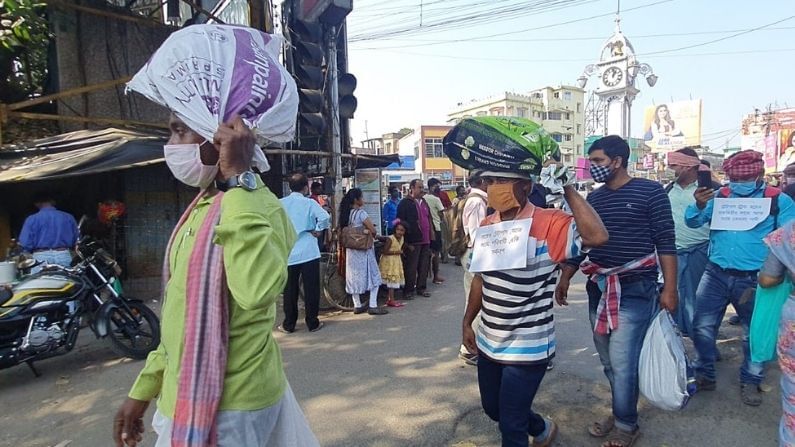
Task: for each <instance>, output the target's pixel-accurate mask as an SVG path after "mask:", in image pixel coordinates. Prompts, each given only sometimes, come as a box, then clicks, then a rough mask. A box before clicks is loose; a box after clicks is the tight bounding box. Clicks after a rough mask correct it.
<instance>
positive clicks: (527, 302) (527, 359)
mask: <svg viewBox="0 0 795 447" xmlns="http://www.w3.org/2000/svg"><path fill="white" fill-rule="evenodd" d="M530 218H532V219H533V223H532V225H531V227H530V237H532V238H535V239H536V248H535V250H534V251H533V252H532V253H529V252H528V254H527V266H526V267H525V268H521V269H512V270H504V271H494V272H484V273H481V274H480V275H481V278H482V279H483V300H482V308H481V313H480V325H479V326H478V333H477V344H478V349H479V350H480V353H481V354H482V355H485V356H486V357H488V358H489V359H491V360H493V361H495V362H498V363H506V364H541V363H546V362H548V361H549V359H551V358H552V357H554V356H555V324H554V320H553V316H552V304H553V303H552V299H553V294H554V292H555V283H556V282H557V279H558V276H559V274H560V269H559V268H558V263H560V262H563V261H565V260H566V259H569V258H572V257H574V256H577V255H579V253H580V247H581V240H580V236H579V233H578V232H577V228H576V226H575V224H574V218H573V217H572V216H571V215H570V214H568V213H566V212H563V211H560V210H551V209H550V210H546V209H541V208H536V207H534V206H533V205H531V204H528V205H527V206H525V208H524V209H523V210H521V211H520V212H519V214H518V215H517V216H516V220H521V219H530ZM499 222H500V213H499V212H495V213H494V214H492V215H491V216H489V217H487V218H486V219H484V220H483V224H482V225H484V226H485V225H492V224H495V223H499Z"/></svg>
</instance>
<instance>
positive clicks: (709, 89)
mask: <svg viewBox="0 0 795 447" xmlns="http://www.w3.org/2000/svg"><path fill="white" fill-rule="evenodd" d="M421 4H422V6H421ZM792 5H793V0H756V1H753V2H749V1H747V0H746V1H740V0H624V1H621V4H620V8H621V11H622V12H621V30H622V31H623V32H624V34H625V35H626V36H627V37H628V39H629V40H630V42H631V43H632V45H633V46H634V48H635V51H636V53H637V55H638V56H637V59H638V61H639V62H646V63H648V64H650V65H651V66H652V67H653V69H654V72H655V74H657V75H658V76H659V80H658V82H657V84H656V85H655V86H654V87H653V88H650V87H648V86H647V85H646V84H645V82H643V81H641V82H640V83H639V84H638V85H639V87H640V89H641V93H640V94H639V95H638V97H637V98H636V99H635V102H634V103H633V108H632V123H633V125H632V128H633V129H632V134H633V136H635V137H642V136H643V130H642V127H643V125H642V120H643V109H644V108H645V107H646V106H649V105H652V104H660V103H664V102H671V101H675V100H688V99H699V98H700V99H703V115H702V145H708V146H710V147H712V148H716V149H720V148H723V147H726V146H727V145H728V146H729V147H731V146H737V145H739V141H740V137H739V129H740V122H741V120H742V118H743V116H745V115H746V114H748V113H752V112H753V111H754V109H755V108H759V109H766V108H767V107H768V106H769V105H772V106H773V107H774V108H775V107H776V106H778V107H786V106H789V107H795V88H793V73H795V38H793V36H795V10H793V8H792ZM616 9H617V0H532V1H523V0H356V1H355V2H354V11H353V12H352V13H351V14H350V15H349V16H348V28H349V29H348V40H349V44H348V48H349V53H350V55H349V70H348V71H349V72H351V73H353V74H354V75H355V76H356V77H357V79H358V87H357V89H356V97H357V99H358V101H359V105H358V109H357V111H356V115H355V119H354V120H353V121H352V122H351V123H352V127H351V129H352V137H353V140H354V144H355V145H357V146H358V145H359V142H360V141H362V140H364V139H365V136H366V135H367V136H369V137H371V138H373V137H378V136H381V134H383V133H386V132H393V131H397V130H398V129H400V128H402V127H412V128H413V127H417V126H418V125H420V124H424V125H431V124H445V122H446V117H447V114H448V113H449V112H450V111H452V110H453V108H454V107H455V106H456V104H457V103H459V102H466V101H469V100H472V99H480V98H485V97H488V96H492V95H498V94H500V93H501V92H505V91H512V92H516V93H526V92H528V91H530V90H533V89H536V88H541V87H545V86H549V85H551V86H557V85H560V84H567V85H576V80H577V78H578V77H579V76H580V74H581V73H582V71H583V68H584V67H585V66H586V65H587V64H589V63H594V62H596V61H597V60H598V58H599V54H600V50H601V48H602V45H603V44H604V42H605V41H606V40H607V38H609V37H610V36H611V35H612V34H613V31H614V28H615V12H616ZM470 13H471V14H470ZM465 15H477V17H472V18H468V19H467V20H461V18H462V17H461V16H465ZM443 22H450V24H449V25H447V26H448V27H452V29H445V30H441V29H440V27H442V26H444V25H443V24H442V23H443ZM420 24H422V26H420ZM488 36H493V37H488ZM718 40H719V41H718ZM451 41H452V42H451ZM713 41H716V42H713ZM688 47H692V48H688ZM596 84H597V82H596V78H591V80H590V81H589V84H588V86H587V87H586V90H589V89H590V88H591V87H595V86H596ZM587 94H588V93H587V92H586V98H587Z"/></svg>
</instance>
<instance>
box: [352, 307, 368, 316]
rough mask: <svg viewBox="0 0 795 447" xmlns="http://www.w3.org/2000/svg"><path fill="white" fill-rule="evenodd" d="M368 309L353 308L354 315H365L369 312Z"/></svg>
mask: <svg viewBox="0 0 795 447" xmlns="http://www.w3.org/2000/svg"><path fill="white" fill-rule="evenodd" d="M367 309H368V307H367V306H362V307H354V308H353V313H354V314H356V315H358V314H363V313H365V312H367Z"/></svg>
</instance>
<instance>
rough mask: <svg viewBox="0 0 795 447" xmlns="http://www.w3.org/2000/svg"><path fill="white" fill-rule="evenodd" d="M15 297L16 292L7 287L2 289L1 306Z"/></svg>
mask: <svg viewBox="0 0 795 447" xmlns="http://www.w3.org/2000/svg"><path fill="white" fill-rule="evenodd" d="M12 296H14V292H12V291H11V289H9V288H7V287H0V306H2V305H3V304H5V303H7V302H8V300H10V299H11V297H12Z"/></svg>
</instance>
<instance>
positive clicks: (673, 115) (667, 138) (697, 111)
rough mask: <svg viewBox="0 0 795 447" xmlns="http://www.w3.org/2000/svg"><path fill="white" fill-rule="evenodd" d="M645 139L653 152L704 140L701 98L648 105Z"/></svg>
mask: <svg viewBox="0 0 795 447" xmlns="http://www.w3.org/2000/svg"><path fill="white" fill-rule="evenodd" d="M643 129H644V136H643V140H644V141H645V142H646V144H647V145H648V146H649V147H651V150H652V152H670V151H673V150H677V149H681V148H683V147H685V146H697V145H699V144H701V100H700V99H695V100H691V101H677V102H669V103H665V104H658V105H653V106H649V107H646V110H645V111H644V116H643Z"/></svg>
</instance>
